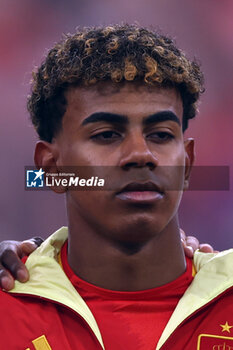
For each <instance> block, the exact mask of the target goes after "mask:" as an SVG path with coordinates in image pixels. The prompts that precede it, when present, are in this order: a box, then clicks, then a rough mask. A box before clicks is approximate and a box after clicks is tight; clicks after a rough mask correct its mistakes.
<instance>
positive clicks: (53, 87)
mask: <svg viewBox="0 0 233 350" xmlns="http://www.w3.org/2000/svg"><path fill="white" fill-rule="evenodd" d="M99 81H112V82H113V83H120V82H124V81H127V82H132V81H141V82H142V83H144V84H149V85H158V84H159V86H162V87H165V88H166V87H174V88H176V89H177V90H178V91H179V93H180V95H181V98H182V101H183V131H184V130H186V129H187V127H188V120H189V119H191V118H194V117H195V115H196V113H197V101H198V99H199V96H200V93H201V92H203V91H204V89H203V74H202V72H201V70H200V66H199V64H198V63H197V62H196V61H195V60H194V61H190V60H188V59H187V58H186V56H185V54H184V53H183V52H182V51H181V50H179V49H178V48H177V47H176V46H175V44H174V42H173V40H172V39H170V38H169V37H167V36H164V35H162V34H160V33H158V32H155V31H152V30H148V29H146V28H141V27H139V26H137V25H128V24H125V25H114V26H109V27H97V28H95V27H93V28H84V29H82V30H78V31H77V32H76V33H75V34H73V35H71V34H68V35H66V36H65V37H64V38H63V39H62V40H61V41H60V42H58V43H57V44H55V46H54V47H53V48H52V49H51V50H50V51H49V52H48V54H47V57H46V58H45V60H44V62H43V63H42V64H41V66H40V67H39V68H38V69H37V70H36V71H35V72H34V73H33V81H32V91H31V95H30V96H29V98H28V104H27V106H28V110H29V112H30V115H31V119H32V122H33V124H34V126H35V129H36V131H37V133H38V135H39V137H40V139H42V140H45V141H48V142H52V140H53V138H54V137H55V136H56V133H57V132H58V131H59V130H60V128H61V122H62V117H63V115H64V113H65V111H66V105H67V101H66V97H65V91H66V90H67V88H68V87H69V86H71V85H75V86H77V85H80V86H90V85H92V84H96V83H97V82H99Z"/></svg>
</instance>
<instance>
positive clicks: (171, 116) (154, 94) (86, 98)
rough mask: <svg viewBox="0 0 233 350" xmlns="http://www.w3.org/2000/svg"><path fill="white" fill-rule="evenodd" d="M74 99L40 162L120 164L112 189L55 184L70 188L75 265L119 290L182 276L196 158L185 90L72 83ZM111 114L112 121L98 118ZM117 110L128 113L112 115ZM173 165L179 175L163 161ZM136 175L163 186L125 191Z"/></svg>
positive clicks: (52, 167) (41, 146)
mask: <svg viewBox="0 0 233 350" xmlns="http://www.w3.org/2000/svg"><path fill="white" fill-rule="evenodd" d="M67 100H68V106H67V111H66V113H65V115H64V117H63V121H62V128H61V130H60V132H59V133H58V134H57V135H56V137H55V138H54V140H53V142H52V143H51V144H50V143H47V142H44V141H39V142H38V143H37V146H36V150H35V163H36V164H37V165H38V166H43V167H47V169H48V168H49V171H51V172H55V171H60V170H61V169H62V167H63V166H69V165H71V164H72V165H79V166H80V165H81V166H116V167H117V169H118V170H116V171H115V172H114V170H112V171H113V173H112V174H111V175H112V177H113V178H114V176H115V178H117V179H118V182H117V186H116V189H114V190H111V191H89V192H85V191H72V190H68V191H66V189H64V188H62V187H59V188H53V190H54V191H55V192H64V191H66V201H67V211H68V227H69V245H68V261H69V264H70V266H71V268H72V269H73V270H74V272H75V273H76V274H77V275H79V276H80V277H81V278H83V279H84V280H86V281H88V282H90V283H92V284H95V285H97V286H100V287H103V288H107V289H112V290H122V291H137V290H143V289H148V288H154V287H157V286H160V285H164V284H166V283H169V282H170V281H172V280H174V279H176V278H177V277H178V276H180V275H181V274H182V273H183V272H184V271H185V268H186V264H185V258H184V252H183V248H182V243H181V240H180V230H179V221H178V213H177V211H178V207H179V204H180V200H181V197H182V192H183V190H184V189H186V188H187V187H188V180H189V175H190V170H191V166H192V164H193V161H194V142H193V140H192V139H187V140H185V139H184V135H183V133H182V115H183V106H182V100H181V97H180V95H179V93H178V92H177V91H176V90H175V89H162V88H159V87H148V86H146V85H143V84H139V83H125V84H124V85H123V86H121V87H120V88H118V89H116V88H115V87H114V85H113V84H112V83H110V82H105V83H101V84H100V83H99V84H97V85H94V86H92V87H87V88H83V87H76V88H74V87H73V88H70V90H69V91H68V92H67ZM103 112H104V113H105V114H104V115H105V118H104V120H101V118H100V119H98V118H97V119H98V120H96V118H94V120H93V114H94V113H102V116H103ZM109 113H111V114H115V115H118V116H120V117H124V118H120V119H121V120H119V118H118V121H114V122H112V121H111V118H109V120H106V114H109ZM91 115H92V118H89V117H90V116H91ZM161 115H163V117H162V118H161ZM95 117H96V115H95ZM88 118H89V119H88ZM102 119H103V118H102ZM88 121H89V122H88ZM168 165H169V166H174V167H175V166H182V167H183V170H182V171H181V172H178V173H177V174H176V176H174V174H171V173H170V172H168V171H167V168H166V167H164V168H163V167H161V166H168ZM129 174H131V175H130V177H129ZM119 175H120V177H119ZM129 178H130V183H134V184H135V183H140V184H143V185H144V184H145V183H148V182H154V183H156V186H157V189H156V190H153V191H152V190H143V191H138V190H137V189H135V188H134V189H131V190H127V191H124V190H123V188H124V186H126V185H128V184H129ZM169 186H171V187H173V188H177V190H176V191H169V190H167V189H168V188H169Z"/></svg>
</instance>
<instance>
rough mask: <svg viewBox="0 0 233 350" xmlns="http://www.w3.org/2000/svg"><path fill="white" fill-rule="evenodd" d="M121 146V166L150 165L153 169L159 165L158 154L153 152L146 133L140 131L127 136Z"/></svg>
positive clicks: (128, 167)
mask: <svg viewBox="0 0 233 350" xmlns="http://www.w3.org/2000/svg"><path fill="white" fill-rule="evenodd" d="M121 146H122V152H121V160H120V166H121V167H122V168H123V169H125V170H129V169H130V168H142V167H148V168H149V169H150V170H153V169H154V168H155V167H156V166H157V165H158V159H157V157H156V154H155V153H154V152H153V153H152V152H151V150H150V148H149V147H148V144H147V141H146V139H145V137H144V135H142V134H141V133H140V132H139V133H136V132H135V133H134V134H132V135H129V136H128V137H126V138H125V140H124V142H123V143H122V145H121Z"/></svg>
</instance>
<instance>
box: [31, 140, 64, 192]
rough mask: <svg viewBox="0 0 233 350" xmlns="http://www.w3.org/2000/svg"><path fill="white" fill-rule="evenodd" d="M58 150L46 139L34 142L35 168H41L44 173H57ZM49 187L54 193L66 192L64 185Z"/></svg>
mask: <svg viewBox="0 0 233 350" xmlns="http://www.w3.org/2000/svg"><path fill="white" fill-rule="evenodd" d="M58 157H59V152H58V149H57V146H56V144H54V143H49V142H46V141H38V142H37V143H36V148H35V152H34V162H35V165H36V167H37V169H40V168H42V169H43V170H44V171H45V173H59V172H60V171H59V169H58V166H57V163H58ZM50 188H51V189H52V190H53V191H54V192H56V193H64V192H66V187H64V186H62V185H59V186H56V185H55V186H50Z"/></svg>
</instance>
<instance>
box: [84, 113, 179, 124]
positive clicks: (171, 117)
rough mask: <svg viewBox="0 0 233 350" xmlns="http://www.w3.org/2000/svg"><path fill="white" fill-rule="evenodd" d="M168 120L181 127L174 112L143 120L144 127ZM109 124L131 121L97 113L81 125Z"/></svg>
mask: <svg viewBox="0 0 233 350" xmlns="http://www.w3.org/2000/svg"><path fill="white" fill-rule="evenodd" d="M167 120H171V121H174V122H175V123H177V124H178V125H181V123H180V120H179V118H178V117H177V116H176V114H175V113H173V112H172V111H161V112H157V113H154V114H151V115H149V116H148V117H145V118H143V124H144V125H146V126H147V125H150V124H156V123H160V122H164V121H167ZM98 122H107V123H111V124H124V125H127V124H129V119H128V118H127V117H126V116H124V115H121V114H117V113H110V112H96V113H93V114H91V115H90V116H89V117H87V118H86V119H84V120H83V122H82V124H81V125H87V124H90V123H98Z"/></svg>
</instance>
